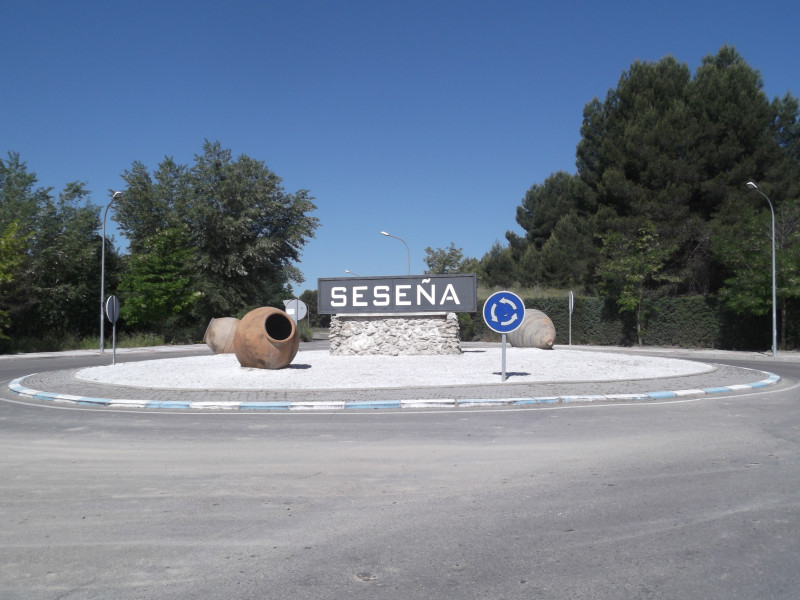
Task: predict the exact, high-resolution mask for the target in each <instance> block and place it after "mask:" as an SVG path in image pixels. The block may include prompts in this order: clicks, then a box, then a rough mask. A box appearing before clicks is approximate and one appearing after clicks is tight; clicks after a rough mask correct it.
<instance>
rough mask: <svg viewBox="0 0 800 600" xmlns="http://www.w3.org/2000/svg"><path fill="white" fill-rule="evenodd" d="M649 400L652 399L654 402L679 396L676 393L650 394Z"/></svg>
mask: <svg viewBox="0 0 800 600" xmlns="http://www.w3.org/2000/svg"><path fill="white" fill-rule="evenodd" d="M647 396H648V398H652V399H653V400H660V399H662V398H675V397H676V396H677V394H676V393H675V392H668V391H663V392H650V393H649V394H647Z"/></svg>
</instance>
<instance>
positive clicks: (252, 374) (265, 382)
mask: <svg viewBox="0 0 800 600" xmlns="http://www.w3.org/2000/svg"><path fill="white" fill-rule="evenodd" d="M501 368H502V350H501V348H500V347H497V348H485V349H484V348H481V349H466V350H465V351H464V352H463V353H462V354H460V355H449V356H331V354H330V353H329V352H328V350H308V351H303V352H300V353H298V355H297V356H296V357H295V359H294V361H293V362H292V364H291V365H289V367H287V368H285V369H280V370H269V369H249V368H244V367H242V366H240V365H239V362H238V361H237V360H236V356H235V355H233V354H219V355H204V356H198V357H190V358H166V359H160V360H151V361H143V362H126V363H118V364H116V365H113V366H111V365H109V366H103V367H91V368H88V369H82V370H80V371H78V372H77V374H76V377H78V378H79V379H83V380H87V381H95V382H101V383H110V384H116V385H126V386H136V387H146V388H167V389H236V390H253V389H286V390H319V389H359V388H398V387H428V386H454V385H480V384H493V383H499V382H501ZM712 370H714V367H712V366H711V365H708V364H704V363H698V362H694V361H688V360H680V359H674V358H658V357H653V356H639V355H632V354H615V353H610V352H591V351H584V350H570V349H568V348H564V349H559V348H556V349H554V350H539V349H535V348H507V350H506V374H507V375H508V381H511V382H517V383H538V382H566V381H611V380H617V379H650V378H658V377H678V376H683V375H693V374H697V373H705V372H708V371H712Z"/></svg>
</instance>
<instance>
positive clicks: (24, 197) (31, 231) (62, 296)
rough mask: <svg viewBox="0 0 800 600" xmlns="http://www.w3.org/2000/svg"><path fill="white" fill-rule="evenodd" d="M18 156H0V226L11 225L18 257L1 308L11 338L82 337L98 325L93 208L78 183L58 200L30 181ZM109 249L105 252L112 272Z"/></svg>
mask: <svg viewBox="0 0 800 600" xmlns="http://www.w3.org/2000/svg"><path fill="white" fill-rule="evenodd" d="M36 183H37V178H36V174H35V173H33V172H30V171H28V169H27V166H26V164H25V163H24V162H22V161H21V160H20V157H19V154H17V153H9V154H8V159H7V160H0V227H7V226H8V225H9V224H10V223H16V224H17V226H18V228H19V229H18V235H19V237H20V238H21V239H24V240H26V248H25V253H24V258H23V260H22V261H21V262H19V263H18V264H17V266H16V271H17V272H16V274H15V277H14V279H13V281H11V282H10V283H9V284H8V285H7V286H6V289H5V293H4V296H3V298H2V303H3V309H4V310H6V311H7V313H8V315H9V316H10V318H11V330H10V331H11V332H12V333H13V335H14V337H15V338H19V337H24V336H32V337H37V338H43V337H52V338H58V337H64V336H66V335H74V336H85V335H87V334H89V333H90V332H91V331H93V330H94V329H95V326H96V323H97V311H98V305H97V298H96V290H98V289H99V272H100V249H101V246H100V237H99V236H98V235H97V231H98V229H99V219H98V208H97V207H95V206H92V205H91V204H90V203H89V201H88V199H89V191H88V190H86V188H85V186H84V184H82V183H79V182H75V183H70V184H67V185H66V186H65V188H64V191H63V192H62V193H61V194H60V195H59V197H58V199H57V200H54V199H53V197H52V196H51V192H52V189H51V188H42V187H37V186H36ZM114 258H115V256H114V252H113V250H109V259H110V261H109V266H110V267H111V269H110V272H111V277H112V278H113V273H114V267H115V266H116V265H115V261H114Z"/></svg>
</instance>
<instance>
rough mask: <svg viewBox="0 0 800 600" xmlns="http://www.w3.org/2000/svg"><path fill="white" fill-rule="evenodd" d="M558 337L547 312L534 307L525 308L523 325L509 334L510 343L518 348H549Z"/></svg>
mask: <svg viewBox="0 0 800 600" xmlns="http://www.w3.org/2000/svg"><path fill="white" fill-rule="evenodd" d="M555 339H556V328H555V326H554V325H553V322H552V321H551V320H550V317H548V316H547V315H546V314H544V313H543V312H542V311H540V310H536V309H533V308H526V309H525V318H524V319H523V320H522V325H520V326H519V327H518V328H517V329H515V330H514V331H512V332H511V333H509V334H508V343H509V344H511V345H512V346H516V347H517V348H541V349H542V350H549V349H550V348H552V347H553V342H555Z"/></svg>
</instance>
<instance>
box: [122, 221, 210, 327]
mask: <svg viewBox="0 0 800 600" xmlns="http://www.w3.org/2000/svg"><path fill="white" fill-rule="evenodd" d="M187 239H188V234H187V232H186V231H185V230H184V229H183V228H178V227H174V228H170V229H164V230H162V231H160V232H158V233H155V234H153V235H151V236H149V237H148V238H146V240H145V243H144V245H145V246H146V247H147V249H148V250H147V251H146V252H140V253H138V254H133V255H131V257H130V261H129V265H128V271H127V272H126V273H125V274H124V275H123V277H122V281H121V282H120V286H119V289H120V292H121V295H122V302H121V308H120V313H121V316H122V318H123V320H124V321H125V322H126V324H130V325H134V326H135V325H146V326H151V327H155V328H156V330H157V332H158V333H159V334H161V335H166V334H167V326H168V324H170V323H171V322H172V323H178V324H180V325H184V326H185V325H186V323H185V322H181V319H182V318H185V317H187V316H188V315H189V313H190V310H191V307H192V303H193V302H194V300H195V299H196V298H197V297H198V295H199V292H197V291H196V290H195V289H194V288H193V287H192V280H191V277H190V276H189V275H190V273H191V259H192V251H191V248H190V247H189V246H188V245H187V243H186V240H187Z"/></svg>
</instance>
